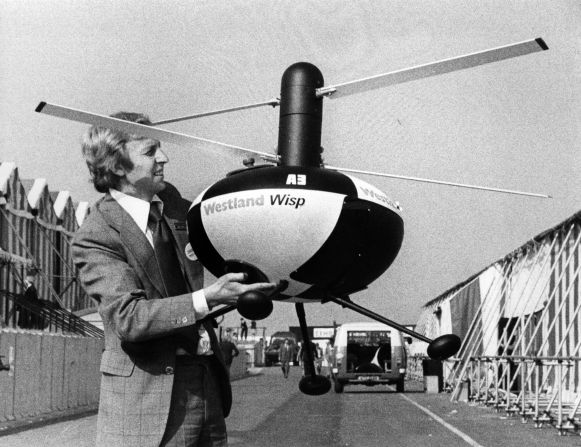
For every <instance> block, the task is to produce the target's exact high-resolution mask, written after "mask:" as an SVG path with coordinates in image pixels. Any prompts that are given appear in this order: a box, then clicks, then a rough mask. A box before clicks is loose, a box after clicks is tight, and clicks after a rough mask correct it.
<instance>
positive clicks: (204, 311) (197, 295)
mask: <svg viewBox="0 0 581 447" xmlns="http://www.w3.org/2000/svg"><path fill="white" fill-rule="evenodd" d="M109 193H110V194H111V197H113V199H115V201H117V203H118V204H119V205H120V206H121V208H123V209H124V210H125V211H127V213H128V214H129V215H130V216H131V218H132V219H133V220H134V221H135V223H136V224H137V226H138V227H139V229H140V230H141V231H142V232H143V234H145V237H146V238H147V240H148V241H149V244H150V245H151V247H152V248H153V233H152V232H151V230H150V229H149V227H148V226H147V221H148V219H149V208H150V207H151V204H150V203H149V202H147V201H145V200H142V199H138V198H137V197H133V196H130V195H128V194H125V193H122V192H121V191H118V190H116V189H110V190H109ZM152 202H160V205H159V206H160V210H161V211H162V213H163V202H162V201H161V200H160V198H159V197H157V196H154V197H153V199H152ZM188 246H189V244H188ZM192 303H193V305H194V311H195V312H196V317H197V318H198V319H202V318H204V317H205V316H206V315H208V313H209V312H210V309H209V308H208V303H207V301H206V296H205V294H204V289H200V290H196V291H195V292H193V293H192ZM199 334H200V341H199V342H198V347H197V354H198V355H210V354H212V353H213V352H212V350H211V347H210V336H209V335H208V332H207V331H206V330H205V329H204V327H203V326H200V328H199ZM184 352H185V351H184ZM184 352H182V350H181V349H178V354H183V353H184Z"/></svg>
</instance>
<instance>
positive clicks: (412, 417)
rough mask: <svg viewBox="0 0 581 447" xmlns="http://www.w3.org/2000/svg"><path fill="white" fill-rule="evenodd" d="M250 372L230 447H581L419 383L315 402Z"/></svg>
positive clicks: (19, 443) (236, 385)
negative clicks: (400, 389)
mask: <svg viewBox="0 0 581 447" xmlns="http://www.w3.org/2000/svg"><path fill="white" fill-rule="evenodd" d="M253 372H254V374H253V375H251V376H249V377H246V378H244V379H241V380H236V381H234V382H233V383H232V387H233V396H234V402H233V409H232V413H231V415H230V417H228V419H227V425H228V433H229V442H230V445H231V446H232V447H261V446H264V447H269V446H271V445H285V447H294V446H297V447H298V446H301V447H305V446H311V447H366V446H370V447H371V446H373V447H375V446H377V447H381V446H387V445H389V446H429V447H440V446H442V447H444V446H445V447H450V446H468V445H471V446H474V447H496V446H499V445H502V446H509V447H537V446H558V447H560V446H581V437H580V436H579V434H578V433H570V434H567V435H565V436H559V435H558V433H557V430H556V429H555V428H553V427H546V428H542V429H535V428H534V427H533V424H532V423H531V422H530V421H529V422H528V423H527V424H523V423H522V422H521V419H520V417H507V416H506V415H505V414H504V413H497V412H496V411H494V410H493V409H491V408H488V407H483V406H481V405H477V404H473V403H465V402H450V395H449V394H426V393H424V392H423V384H422V383H419V382H413V381H408V382H406V393H395V392H394V391H393V390H392V389H388V388H386V387H372V388H368V387H364V386H352V387H351V386H350V387H347V388H345V392H344V393H342V394H335V393H334V392H333V391H331V392H330V393H328V394H326V395H324V396H320V397H316V398H313V397H310V396H304V395H302V394H301V393H300V392H299V390H298V387H297V385H298V381H299V379H300V376H301V371H300V368H298V367H294V368H292V370H291V376H290V378H289V379H284V378H283V377H282V373H281V371H280V368H279V367H272V368H264V369H263V370H254V371H253ZM380 388H381V389H380ZM96 419H97V417H96V415H95V414H90V415H86V416H85V417H79V418H76V419H71V420H61V421H58V422H55V423H47V421H46V420H44V421H30V423H28V424H26V425H25V426H21V427H20V431H18V432H12V433H11V434H7V435H3V436H2V435H0V447H35V446H39V447H57V446H58V447H89V446H93V445H94V440H95V429H96ZM13 430H14V428H13ZM0 433H1V432H0ZM113 447H114V446H113Z"/></svg>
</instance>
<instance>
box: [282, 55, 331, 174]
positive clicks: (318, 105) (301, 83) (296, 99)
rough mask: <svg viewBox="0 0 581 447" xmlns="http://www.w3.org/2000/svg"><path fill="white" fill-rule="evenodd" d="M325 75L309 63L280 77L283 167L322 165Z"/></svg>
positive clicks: (294, 68) (296, 65)
mask: <svg viewBox="0 0 581 447" xmlns="http://www.w3.org/2000/svg"><path fill="white" fill-rule="evenodd" d="M323 84H324V80H323V75H322V73H321V72H320V71H319V69H318V68H317V67H315V66H314V65H312V64H309V63H308V62H298V63H296V64H293V65H291V66H290V67H288V68H287V69H286V70H285V72H284V74H283V76H282V80H281V87H280V120H279V133H278V154H279V156H280V159H281V165H282V166H305V167H320V166H321V126H322V122H323V98H322V97H317V94H316V91H317V89H318V88H321V87H322V86H323Z"/></svg>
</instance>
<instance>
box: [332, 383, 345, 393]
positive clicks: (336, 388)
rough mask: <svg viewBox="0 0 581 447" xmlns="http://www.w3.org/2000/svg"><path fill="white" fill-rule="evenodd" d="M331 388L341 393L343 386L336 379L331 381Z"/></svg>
mask: <svg viewBox="0 0 581 447" xmlns="http://www.w3.org/2000/svg"><path fill="white" fill-rule="evenodd" d="M333 384H334V386H333V389H334V390H335V392H336V393H342V392H343V387H344V385H343V384H342V383H341V382H339V381H338V380H335V381H333Z"/></svg>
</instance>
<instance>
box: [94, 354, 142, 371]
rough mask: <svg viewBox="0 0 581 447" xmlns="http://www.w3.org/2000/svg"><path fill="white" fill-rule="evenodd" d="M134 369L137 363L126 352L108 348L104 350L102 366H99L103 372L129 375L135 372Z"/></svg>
mask: <svg viewBox="0 0 581 447" xmlns="http://www.w3.org/2000/svg"><path fill="white" fill-rule="evenodd" d="M134 369H135V363H133V361H132V360H131V358H129V356H127V355H126V354H124V353H122V352H116V351H107V350H105V351H104V352H103V356H102V357H101V367H100V368H99V370H100V371H101V372H102V373H105V374H111V375H114V376H123V377H129V376H130V375H131V374H133V370H134Z"/></svg>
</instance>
